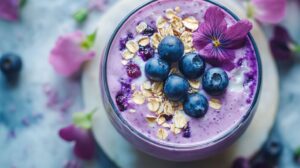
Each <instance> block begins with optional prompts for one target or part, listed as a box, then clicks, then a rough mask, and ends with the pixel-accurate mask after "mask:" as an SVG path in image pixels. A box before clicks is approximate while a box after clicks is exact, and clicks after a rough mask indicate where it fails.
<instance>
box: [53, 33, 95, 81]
mask: <svg viewBox="0 0 300 168" xmlns="http://www.w3.org/2000/svg"><path fill="white" fill-rule="evenodd" d="M83 40H84V35H83V33H81V32H79V31H77V32H74V33H71V34H67V35H65V36H61V37H59V38H58V40H57V42H56V44H55V47H54V48H53V49H52V51H51V53H50V57H49V62H50V64H52V66H53V67H54V69H55V70H56V72H58V73H59V74H61V75H63V76H66V77H69V76H72V75H74V74H75V73H76V72H78V71H79V70H80V67H81V64H82V63H84V62H85V61H88V60H90V59H92V58H93V57H94V56H95V52H93V51H86V50H84V49H82V48H81V43H82V41H83Z"/></svg>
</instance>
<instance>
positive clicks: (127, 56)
mask: <svg viewBox="0 0 300 168" xmlns="http://www.w3.org/2000/svg"><path fill="white" fill-rule="evenodd" d="M122 55H123V58H124V59H125V60H129V59H131V58H133V57H134V54H133V53H132V52H130V51H129V50H125V51H124V52H123V54H122Z"/></svg>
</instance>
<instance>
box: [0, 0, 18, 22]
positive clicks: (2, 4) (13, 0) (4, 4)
mask: <svg viewBox="0 0 300 168" xmlns="http://www.w3.org/2000/svg"><path fill="white" fill-rule="evenodd" d="M0 19H4V20H8V21H15V20H18V19H19V0H0Z"/></svg>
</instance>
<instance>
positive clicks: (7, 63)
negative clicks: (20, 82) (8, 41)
mask: <svg viewBox="0 0 300 168" xmlns="http://www.w3.org/2000/svg"><path fill="white" fill-rule="evenodd" d="M21 69H22V60H21V58H20V56H18V55H16V54H14V53H7V54H4V55H2V57H1V58H0V70H1V71H2V72H3V74H4V75H5V76H6V77H12V76H16V75H17V74H19V72H20V71H21Z"/></svg>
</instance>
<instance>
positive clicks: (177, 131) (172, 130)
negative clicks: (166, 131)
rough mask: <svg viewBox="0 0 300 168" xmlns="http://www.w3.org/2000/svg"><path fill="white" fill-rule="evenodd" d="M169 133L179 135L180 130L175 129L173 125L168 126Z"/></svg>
mask: <svg viewBox="0 0 300 168" xmlns="http://www.w3.org/2000/svg"><path fill="white" fill-rule="evenodd" d="M170 131H171V132H173V133H174V134H179V133H180V132H181V129H180V128H176V127H175V125H174V124H172V125H171V126H170Z"/></svg>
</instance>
